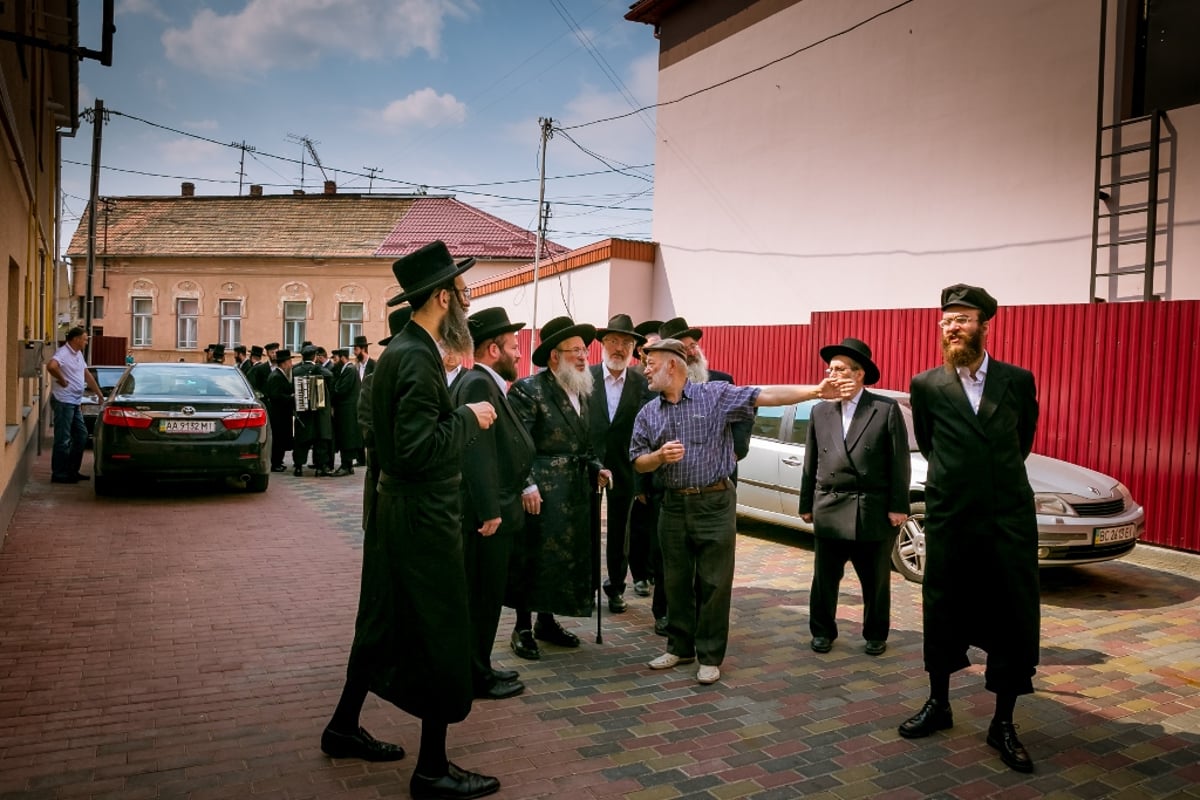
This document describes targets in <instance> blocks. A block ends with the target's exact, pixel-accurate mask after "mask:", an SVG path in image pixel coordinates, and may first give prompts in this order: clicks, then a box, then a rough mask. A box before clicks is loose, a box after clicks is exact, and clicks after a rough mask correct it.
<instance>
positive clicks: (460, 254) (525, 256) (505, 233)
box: [375, 197, 567, 261]
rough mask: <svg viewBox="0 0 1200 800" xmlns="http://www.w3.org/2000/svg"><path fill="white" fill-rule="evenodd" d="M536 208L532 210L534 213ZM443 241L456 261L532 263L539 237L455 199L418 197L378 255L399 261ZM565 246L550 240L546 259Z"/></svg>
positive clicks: (556, 253)
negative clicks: (481, 259) (429, 245)
mask: <svg viewBox="0 0 1200 800" xmlns="http://www.w3.org/2000/svg"><path fill="white" fill-rule="evenodd" d="M532 210H533V209H531V211H532ZM438 239H441V240H442V241H443V242H445V243H446V247H447V248H449V250H450V255H452V256H454V257H455V258H466V257H467V256H474V257H476V258H486V259H491V260H495V259H504V258H512V259H519V260H522V261H532V260H533V257H534V248H535V246H536V244H537V235H536V234H535V233H533V232H532V231H527V230H525V229H524V228H520V227H517V226H516V225H513V224H512V223H511V222H505V221H504V220H502V219H500V218H499V217H494V216H492V215H491V214H488V213H487V212H484V211H480V210H479V209H478V208H474V207H472V206H469V205H467V204H466V203H463V202H462V201H460V200H456V199H454V198H453V197H418V198H416V199H414V200H413V205H412V208H411V209H409V211H408V213H407V214H405V215H404V218H403V219H401V220H400V221H399V222H398V223H397V224H396V227H395V228H394V229H393V230H392V232H391V233H390V234H388V237H387V238H386V239H385V240H384V242H383V244H382V245H381V246H380V248H379V250H378V251H376V253H375V255H378V256H390V257H393V258H396V257H398V256H402V255H406V254H408V253H411V252H413V251H414V250H417V249H419V248H421V247H424V246H425V245H427V244H429V243H430V242H433V241H436V240H438ZM566 252H567V248H566V247H563V246H562V245H559V244H555V243H554V242H551V241H546V242H544V243H543V245H542V257H543V258H550V257H553V256H556V255H560V254H562V253H566Z"/></svg>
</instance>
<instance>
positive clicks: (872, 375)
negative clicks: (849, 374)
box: [821, 336, 879, 386]
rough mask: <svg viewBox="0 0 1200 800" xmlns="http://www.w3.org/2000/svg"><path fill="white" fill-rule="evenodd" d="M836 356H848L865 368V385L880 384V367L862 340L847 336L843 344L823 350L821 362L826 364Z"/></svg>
mask: <svg viewBox="0 0 1200 800" xmlns="http://www.w3.org/2000/svg"><path fill="white" fill-rule="evenodd" d="M836 356H848V357H850V358H852V359H854V361H855V362H856V363H857V364H858V365H859V366H860V367H862V368H863V372H865V373H866V375H864V376H863V385H865V386H870V385H871V384H874V383H878V382H879V367H877V366H875V362H874V361H872V360H871V348H870V347H867V343H866V342H864V341H863V340H861V339H855V338H854V337H853V336H847V337H846V338H845V339H842V343H841V344H830V345H826V346H824V347H822V348H821V360H823V361H824V362H825V363H826V364H828V363H829V362H830V361H832V360H833V359H834V357H836Z"/></svg>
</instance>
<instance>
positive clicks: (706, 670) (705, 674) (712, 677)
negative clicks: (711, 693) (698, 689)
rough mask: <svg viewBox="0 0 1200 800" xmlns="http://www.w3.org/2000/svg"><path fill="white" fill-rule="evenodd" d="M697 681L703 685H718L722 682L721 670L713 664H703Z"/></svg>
mask: <svg viewBox="0 0 1200 800" xmlns="http://www.w3.org/2000/svg"><path fill="white" fill-rule="evenodd" d="M696 680H698V681H700V682H701V683H703V684H709V683H716V682H717V681H719V680H721V668H720V667H717V666H714V665H712V664H701V665H700V670H699V672H697V673H696Z"/></svg>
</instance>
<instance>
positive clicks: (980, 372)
mask: <svg viewBox="0 0 1200 800" xmlns="http://www.w3.org/2000/svg"><path fill="white" fill-rule="evenodd" d="M990 360H991V356H989V355H988V354H987V351H986V350H985V351H984V352H983V363H982V364H980V365H979V369H977V370H975V374H974V375H973V376H972V375H971V370H970V368H969V367H959V368H958V378H959V380H961V381H962V387H963V391H964V392H966V393H967V399H968V400H970V401H971V409H972V410H973V411H974V412H975V413H976V414H978V413H979V403H980V402H981V401H982V400H983V384H984V381H985V379H986V378H987V371H988V362H989V361H990Z"/></svg>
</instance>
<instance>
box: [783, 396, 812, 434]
mask: <svg viewBox="0 0 1200 800" xmlns="http://www.w3.org/2000/svg"><path fill="white" fill-rule="evenodd" d="M819 402H820V401H819V400H806V401H804V402H803V403H797V404H796V413H795V414H793V415H792V429H791V430H790V431H788V436H787V438H786V439H785V440H784V441H787V442H791V443H793V444H804V443H805V441H807V440H808V421H809V420H810V419H811V418H812V410H813V406H815V405H816V404H817V403H819Z"/></svg>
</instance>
